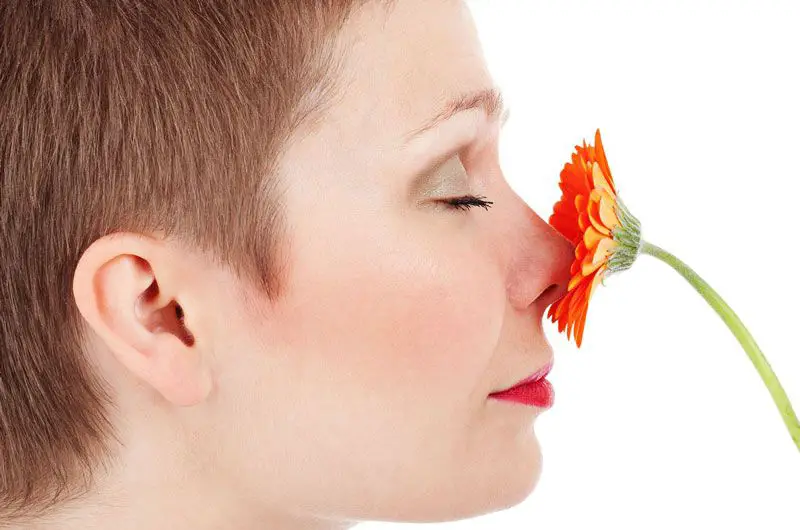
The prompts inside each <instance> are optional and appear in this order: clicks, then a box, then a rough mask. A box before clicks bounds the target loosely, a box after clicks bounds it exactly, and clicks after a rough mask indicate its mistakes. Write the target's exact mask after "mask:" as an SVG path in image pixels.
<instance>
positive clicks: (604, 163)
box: [594, 129, 617, 195]
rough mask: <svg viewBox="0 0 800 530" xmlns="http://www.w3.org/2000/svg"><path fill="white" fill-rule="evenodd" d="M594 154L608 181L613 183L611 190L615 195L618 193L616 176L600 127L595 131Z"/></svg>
mask: <svg viewBox="0 0 800 530" xmlns="http://www.w3.org/2000/svg"><path fill="white" fill-rule="evenodd" d="M594 156H595V160H597V163H598V164H600V169H602V170H603V174H604V175H605V176H606V177H608V183H609V184H610V185H611V191H612V192H613V193H614V195H616V194H617V189H616V188H615V187H614V177H613V176H612V175H611V168H610V167H608V159H607V158H606V151H605V149H604V148H603V141H602V140H601V139H600V129H597V130H596V131H595V133H594Z"/></svg>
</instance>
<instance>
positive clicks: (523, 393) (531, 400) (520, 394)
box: [489, 377, 555, 409]
mask: <svg viewBox="0 0 800 530" xmlns="http://www.w3.org/2000/svg"><path fill="white" fill-rule="evenodd" d="M489 397H492V398H495V399H502V400H506V401H514V402H516V403H522V404H523V405H530V406H532V407H541V408H545V409H549V408H550V407H552V406H553V399H554V398H555V392H554V391H553V385H552V384H551V383H550V381H548V380H547V379H545V378H544V377H542V378H541V379H537V380H536V381H533V382H532V383H525V384H524V385H519V386H515V387H514V388H510V389H508V390H505V391H503V392H498V393H496V394H489Z"/></svg>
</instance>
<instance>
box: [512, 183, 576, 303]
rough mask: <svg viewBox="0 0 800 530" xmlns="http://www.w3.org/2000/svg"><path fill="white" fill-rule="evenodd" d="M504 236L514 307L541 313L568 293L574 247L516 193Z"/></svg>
mask: <svg viewBox="0 0 800 530" xmlns="http://www.w3.org/2000/svg"><path fill="white" fill-rule="evenodd" d="M512 195H513V196H514V197H515V198H514V200H513V201H512V203H513V205H512V206H511V207H510V208H511V209H512V210H513V213H511V214H510V215H509V219H508V222H509V223H510V224H511V226H509V227H508V232H507V233H506V234H507V236H506V237H507V238H508V239H507V241H506V245H507V247H506V248H507V251H508V254H507V256H508V265H507V266H508V270H507V283H506V286H507V290H508V298H509V301H510V302H511V303H512V305H514V307H516V308H518V309H520V310H524V309H526V308H528V307H529V306H530V305H531V304H534V303H536V305H537V307H539V309H540V310H541V311H544V309H545V308H546V307H547V306H549V305H550V304H552V303H553V302H555V301H556V300H558V299H559V298H561V296H563V295H564V294H565V293H566V292H567V286H568V285H569V279H570V273H569V270H570V267H571V265H572V261H573V257H574V252H575V247H574V246H573V245H572V243H571V242H570V241H569V240H567V239H566V238H565V237H564V236H562V235H561V233H560V232H558V231H557V230H556V229H555V228H553V227H552V226H550V224H548V223H547V221H545V220H544V219H542V218H541V217H540V216H539V215H538V214H537V213H536V212H535V211H533V209H531V207H530V206H528V204H527V203H525V201H523V200H522V198H520V197H519V196H518V195H516V193H512Z"/></svg>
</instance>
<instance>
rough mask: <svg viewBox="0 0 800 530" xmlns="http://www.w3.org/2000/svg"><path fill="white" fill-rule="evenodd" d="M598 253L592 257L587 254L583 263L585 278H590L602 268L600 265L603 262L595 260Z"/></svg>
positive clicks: (582, 270)
mask: <svg viewBox="0 0 800 530" xmlns="http://www.w3.org/2000/svg"><path fill="white" fill-rule="evenodd" d="M596 256H597V253H594V254H592V255H589V254H587V255H586V257H585V258H583V261H582V262H581V274H582V275H583V276H589V275H590V274H591V273H593V272H594V271H596V270H597V269H598V268H600V265H602V264H603V261H602V260H595V257H596Z"/></svg>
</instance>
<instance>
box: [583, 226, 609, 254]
mask: <svg viewBox="0 0 800 530" xmlns="http://www.w3.org/2000/svg"><path fill="white" fill-rule="evenodd" d="M603 239H608V238H607V237H606V236H605V235H603V234H601V233H600V232H598V231H597V230H596V229H595V227H594V226H590V227H588V228H587V229H586V231H585V232H584V233H583V244H584V245H586V248H587V249H589V250H591V249H593V248H595V247H596V246H597V244H598V243H599V242H600V241H601V240H603Z"/></svg>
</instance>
